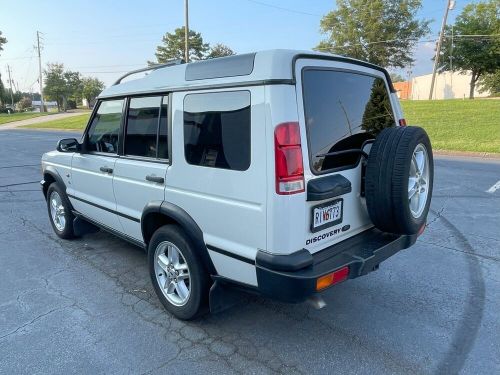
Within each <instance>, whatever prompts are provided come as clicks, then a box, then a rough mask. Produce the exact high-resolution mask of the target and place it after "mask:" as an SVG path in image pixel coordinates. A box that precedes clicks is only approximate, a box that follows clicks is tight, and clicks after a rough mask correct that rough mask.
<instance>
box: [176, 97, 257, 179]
mask: <svg viewBox="0 0 500 375" xmlns="http://www.w3.org/2000/svg"><path fill="white" fill-rule="evenodd" d="M184 154H185V157H186V161H187V162H188V163H189V164H193V165H200V166H203V167H213V168H223V169H232V170H238V171H244V170H246V169H248V167H249V166H250V92H249V91H232V92H229V91H228V92H218V93H208V94H190V95H186V97H185V98H184Z"/></svg>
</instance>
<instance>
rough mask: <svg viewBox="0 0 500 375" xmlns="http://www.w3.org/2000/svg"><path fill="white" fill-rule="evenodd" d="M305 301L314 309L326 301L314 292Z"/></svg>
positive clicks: (323, 305)
mask: <svg viewBox="0 0 500 375" xmlns="http://www.w3.org/2000/svg"><path fill="white" fill-rule="evenodd" d="M307 303H308V304H309V305H311V306H312V307H314V309H316V310H319V309H322V308H323V307H325V306H326V302H325V300H324V299H323V297H321V296H320V295H318V294H316V295H314V296H311V297H309V298H308V299H307Z"/></svg>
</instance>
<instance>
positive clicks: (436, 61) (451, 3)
mask: <svg viewBox="0 0 500 375" xmlns="http://www.w3.org/2000/svg"><path fill="white" fill-rule="evenodd" d="M454 7H455V1H454V0H448V1H447V3H446V10H445V12H444V17H443V22H442V23H441V31H440V32H439V39H438V43H437V47H436V56H435V57H434V68H433V69H432V80H431V90H430V92H429V100H432V94H433V92H434V83H435V81H436V71H437V68H438V66H439V54H440V53H441V44H442V43H443V36H444V28H445V26H446V19H447V18H448V11H450V10H452V9H453V8H454Z"/></svg>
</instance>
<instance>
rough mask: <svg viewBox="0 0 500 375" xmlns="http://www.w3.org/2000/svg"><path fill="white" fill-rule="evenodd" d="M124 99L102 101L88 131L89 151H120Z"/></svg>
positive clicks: (113, 152)
mask: <svg viewBox="0 0 500 375" xmlns="http://www.w3.org/2000/svg"><path fill="white" fill-rule="evenodd" d="M122 108H123V99H120V100H106V101H103V102H101V104H100V105H99V109H98V110H97V113H96V115H95V116H94V119H93V120H92V123H91V124H90V128H89V131H88V142H87V147H88V150H89V151H98V152H108V153H112V154H116V153H117V152H118V134H119V133H120V122H121V118H122Z"/></svg>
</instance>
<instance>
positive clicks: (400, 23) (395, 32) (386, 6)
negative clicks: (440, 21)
mask: <svg viewBox="0 0 500 375" xmlns="http://www.w3.org/2000/svg"><path fill="white" fill-rule="evenodd" d="M421 6H422V1H421V0H372V1H366V0H337V9H336V10H334V11H331V12H329V13H328V14H326V15H325V16H324V17H323V18H322V19H321V23H320V28H321V31H322V32H323V33H324V34H327V36H328V38H327V39H326V40H323V41H322V42H320V43H319V45H318V46H317V47H316V48H315V49H316V50H319V51H322V52H332V53H338V54H342V55H347V56H350V57H354V58H357V59H360V60H365V61H368V62H371V63H374V64H377V65H381V66H383V67H386V68H388V67H396V68H404V67H405V66H407V65H409V64H410V63H412V62H413V61H414V60H413V58H412V51H413V49H414V47H415V46H416V44H417V41H418V39H419V38H421V37H423V36H424V35H426V34H427V33H428V32H429V22H430V21H429V20H417V19H416V13H417V11H418V10H419V9H420V8H421Z"/></svg>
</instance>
